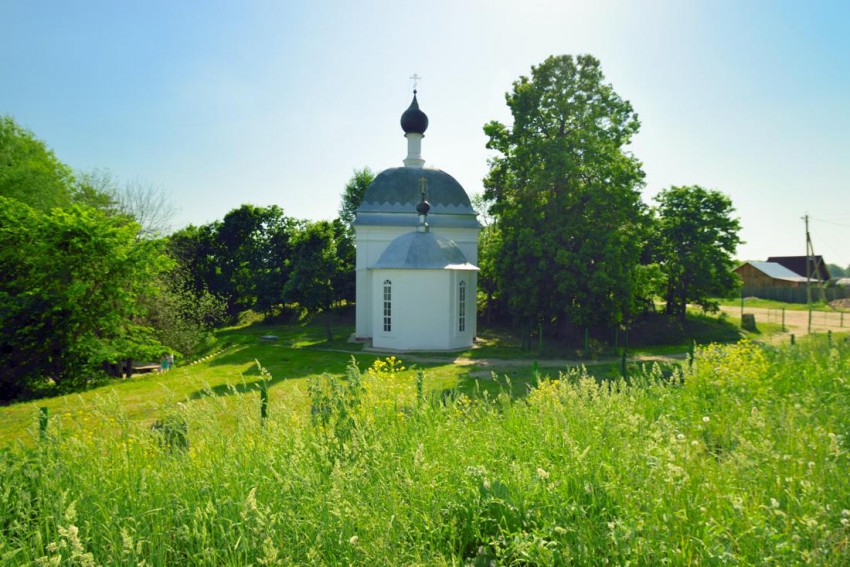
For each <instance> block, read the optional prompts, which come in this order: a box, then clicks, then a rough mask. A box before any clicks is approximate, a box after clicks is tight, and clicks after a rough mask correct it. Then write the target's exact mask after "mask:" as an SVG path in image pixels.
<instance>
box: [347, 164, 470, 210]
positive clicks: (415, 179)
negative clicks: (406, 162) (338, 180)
mask: <svg viewBox="0 0 850 567" xmlns="http://www.w3.org/2000/svg"><path fill="white" fill-rule="evenodd" d="M423 177H424V178H425V179H426V181H427V182H428V194H427V195H426V198H427V199H428V203H429V204H430V205H431V211H430V212H431V214H440V213H452V214H470V215H474V214H475V211H474V210H473V209H472V205H471V204H470V203H469V197H468V196H467V194H466V191H464V190H463V187H461V185H460V183H458V182H457V180H456V179H455V178H454V177H452V176H451V175H449V174H448V173H446V172H445V171H442V170H439V169H430V168H413V167H393V168H390V169H385V170H384V171H382V172H381V173H379V174H378V176H377V177H375V179H374V180H373V181H372V183H371V184H370V185H369V187H367V188H366V192H365V193H364V194H363V201H362V202H361V203H360V207H359V208H358V209H357V211H358V212H398V213H409V212H413V211H415V210H416V205H417V204H418V203H419V202H420V201H421V200H422V195H421V193H420V190H419V187H420V185H419V182H420V179H421V178H423Z"/></svg>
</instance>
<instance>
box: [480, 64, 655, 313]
mask: <svg viewBox="0 0 850 567" xmlns="http://www.w3.org/2000/svg"><path fill="white" fill-rule="evenodd" d="M506 100H507V104H508V107H509V109H510V111H511V114H512V117H513V125H512V126H510V127H509V126H506V125H504V124H501V123H499V122H495V121H493V122H490V123H488V124H487V125H486V126H485V128H484V131H485V133H486V134H487V136H488V137H489V141H488V143H487V147H488V148H489V149H492V150H495V151H496V155H495V157H493V158H492V159H491V160H490V172H489V174H488V176H487V178H486V179H485V198H486V199H489V200H492V202H493V205H492V207H491V213H492V214H493V215H494V217H495V219H496V225H497V226H498V229H499V231H500V241H499V246H498V249H497V250H494V251H493V253H494V259H495V265H494V270H495V274H496V280H497V286H498V290H499V291H498V293H499V294H500V296H501V297H502V298H503V299H505V300H506V302H507V306H508V308H509V310H510V311H511V313H513V315H514V316H515V317H516V318H517V319H518V320H520V321H521V322H522V323H523V324H525V325H529V324H533V323H537V322H540V323H543V324H552V323H564V322H569V323H570V324H572V325H577V326H582V327H600V326H606V325H610V324H613V323H618V322H621V321H622V320H623V319H624V318H625V317H627V315H628V314H629V313H630V312H631V310H632V309H633V307H634V305H633V303H634V289H633V287H634V281H633V274H634V273H635V270H634V268H635V266H636V265H637V264H638V261H639V256H640V251H641V248H642V245H643V237H644V231H645V227H646V223H647V214H646V212H645V207H644V206H643V204H642V202H641V200H640V193H639V191H640V189H641V187H642V183H643V177H644V174H643V171H642V169H641V164H640V162H639V161H638V160H637V159H636V158H634V157H633V156H632V155H631V154H629V153H628V152H627V151H626V150H625V147H626V146H627V144H628V143H629V142H630V140H631V137H632V136H633V135H634V134H635V133H636V132H637V131H638V128H639V122H638V118H637V115H636V114H635V113H634V111H633V109H632V107H631V105H630V104H629V102H628V101H626V100H623V99H622V98H620V96H619V95H617V93H616V92H614V90H613V88H612V87H611V86H610V85H608V84H606V83H605V82H604V76H603V74H602V71H601V69H600V65H599V61H597V60H596V59H595V58H593V57H591V56H589V55H581V56H578V57H576V58H573V57H572V56H569V55H563V56H558V57H549V58H548V59H546V61H544V62H543V63H542V64H540V65H539V66H536V67H532V69H531V76H530V77H526V76H522V77H520V78H519V79H518V80H517V81H515V82H514V84H513V90H512V91H511V92H509V93H507V94H506Z"/></svg>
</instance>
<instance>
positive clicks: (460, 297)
mask: <svg viewBox="0 0 850 567" xmlns="http://www.w3.org/2000/svg"><path fill="white" fill-rule="evenodd" d="M464 331H466V282H465V281H463V280H461V281H460V283H459V284H458V288H457V332H458V333H462V332H464Z"/></svg>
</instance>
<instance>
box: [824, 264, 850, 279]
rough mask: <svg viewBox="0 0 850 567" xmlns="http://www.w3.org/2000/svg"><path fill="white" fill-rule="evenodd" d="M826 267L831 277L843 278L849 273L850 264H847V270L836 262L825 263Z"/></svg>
mask: <svg viewBox="0 0 850 567" xmlns="http://www.w3.org/2000/svg"><path fill="white" fill-rule="evenodd" d="M826 267H827V269H828V270H829V274H830V275H831V276H832V277H833V278H845V277H847V275H848V273H850V266H848V269H847V270H845V269H844V268H842V267H841V266H839V265H838V264H827V265H826Z"/></svg>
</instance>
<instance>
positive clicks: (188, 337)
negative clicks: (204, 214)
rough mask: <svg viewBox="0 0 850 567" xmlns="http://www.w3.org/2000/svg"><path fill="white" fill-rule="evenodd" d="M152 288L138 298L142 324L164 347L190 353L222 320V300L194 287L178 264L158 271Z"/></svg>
mask: <svg viewBox="0 0 850 567" xmlns="http://www.w3.org/2000/svg"><path fill="white" fill-rule="evenodd" d="M156 290H157V293H156V295H149V296H145V297H143V298H142V303H143V305H144V311H145V316H144V318H143V321H144V323H145V324H146V325H147V326H149V327H151V328H152V329H153V334H154V336H155V337H156V339H157V341H159V342H160V343H161V344H162V345H164V346H165V347H167V348H168V350H170V351H172V352H178V353H180V354H182V355H183V356H186V357H190V356H193V355H194V354H196V352H197V349H198V348H199V347H200V346H201V345H202V344H203V343H204V342H205V341H206V340H207V339H209V338H210V337H211V336H212V330H213V327H214V326H215V325H217V324H220V323H223V322H224V318H225V304H224V301H223V300H221V299H220V298H218V297H216V296H214V295H213V294H211V293H209V292H208V291H207V290H206V289H202V290H201V291H197V290H196V289H194V288H193V287H192V285H191V284H190V282H189V281H188V276H187V275H186V271H185V269H184V268H183V267H182V266H177V267H175V268H173V269H172V270H170V271H169V272H167V273H165V272H164V273H162V274H160V275H159V277H158V278H157V283H156Z"/></svg>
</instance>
